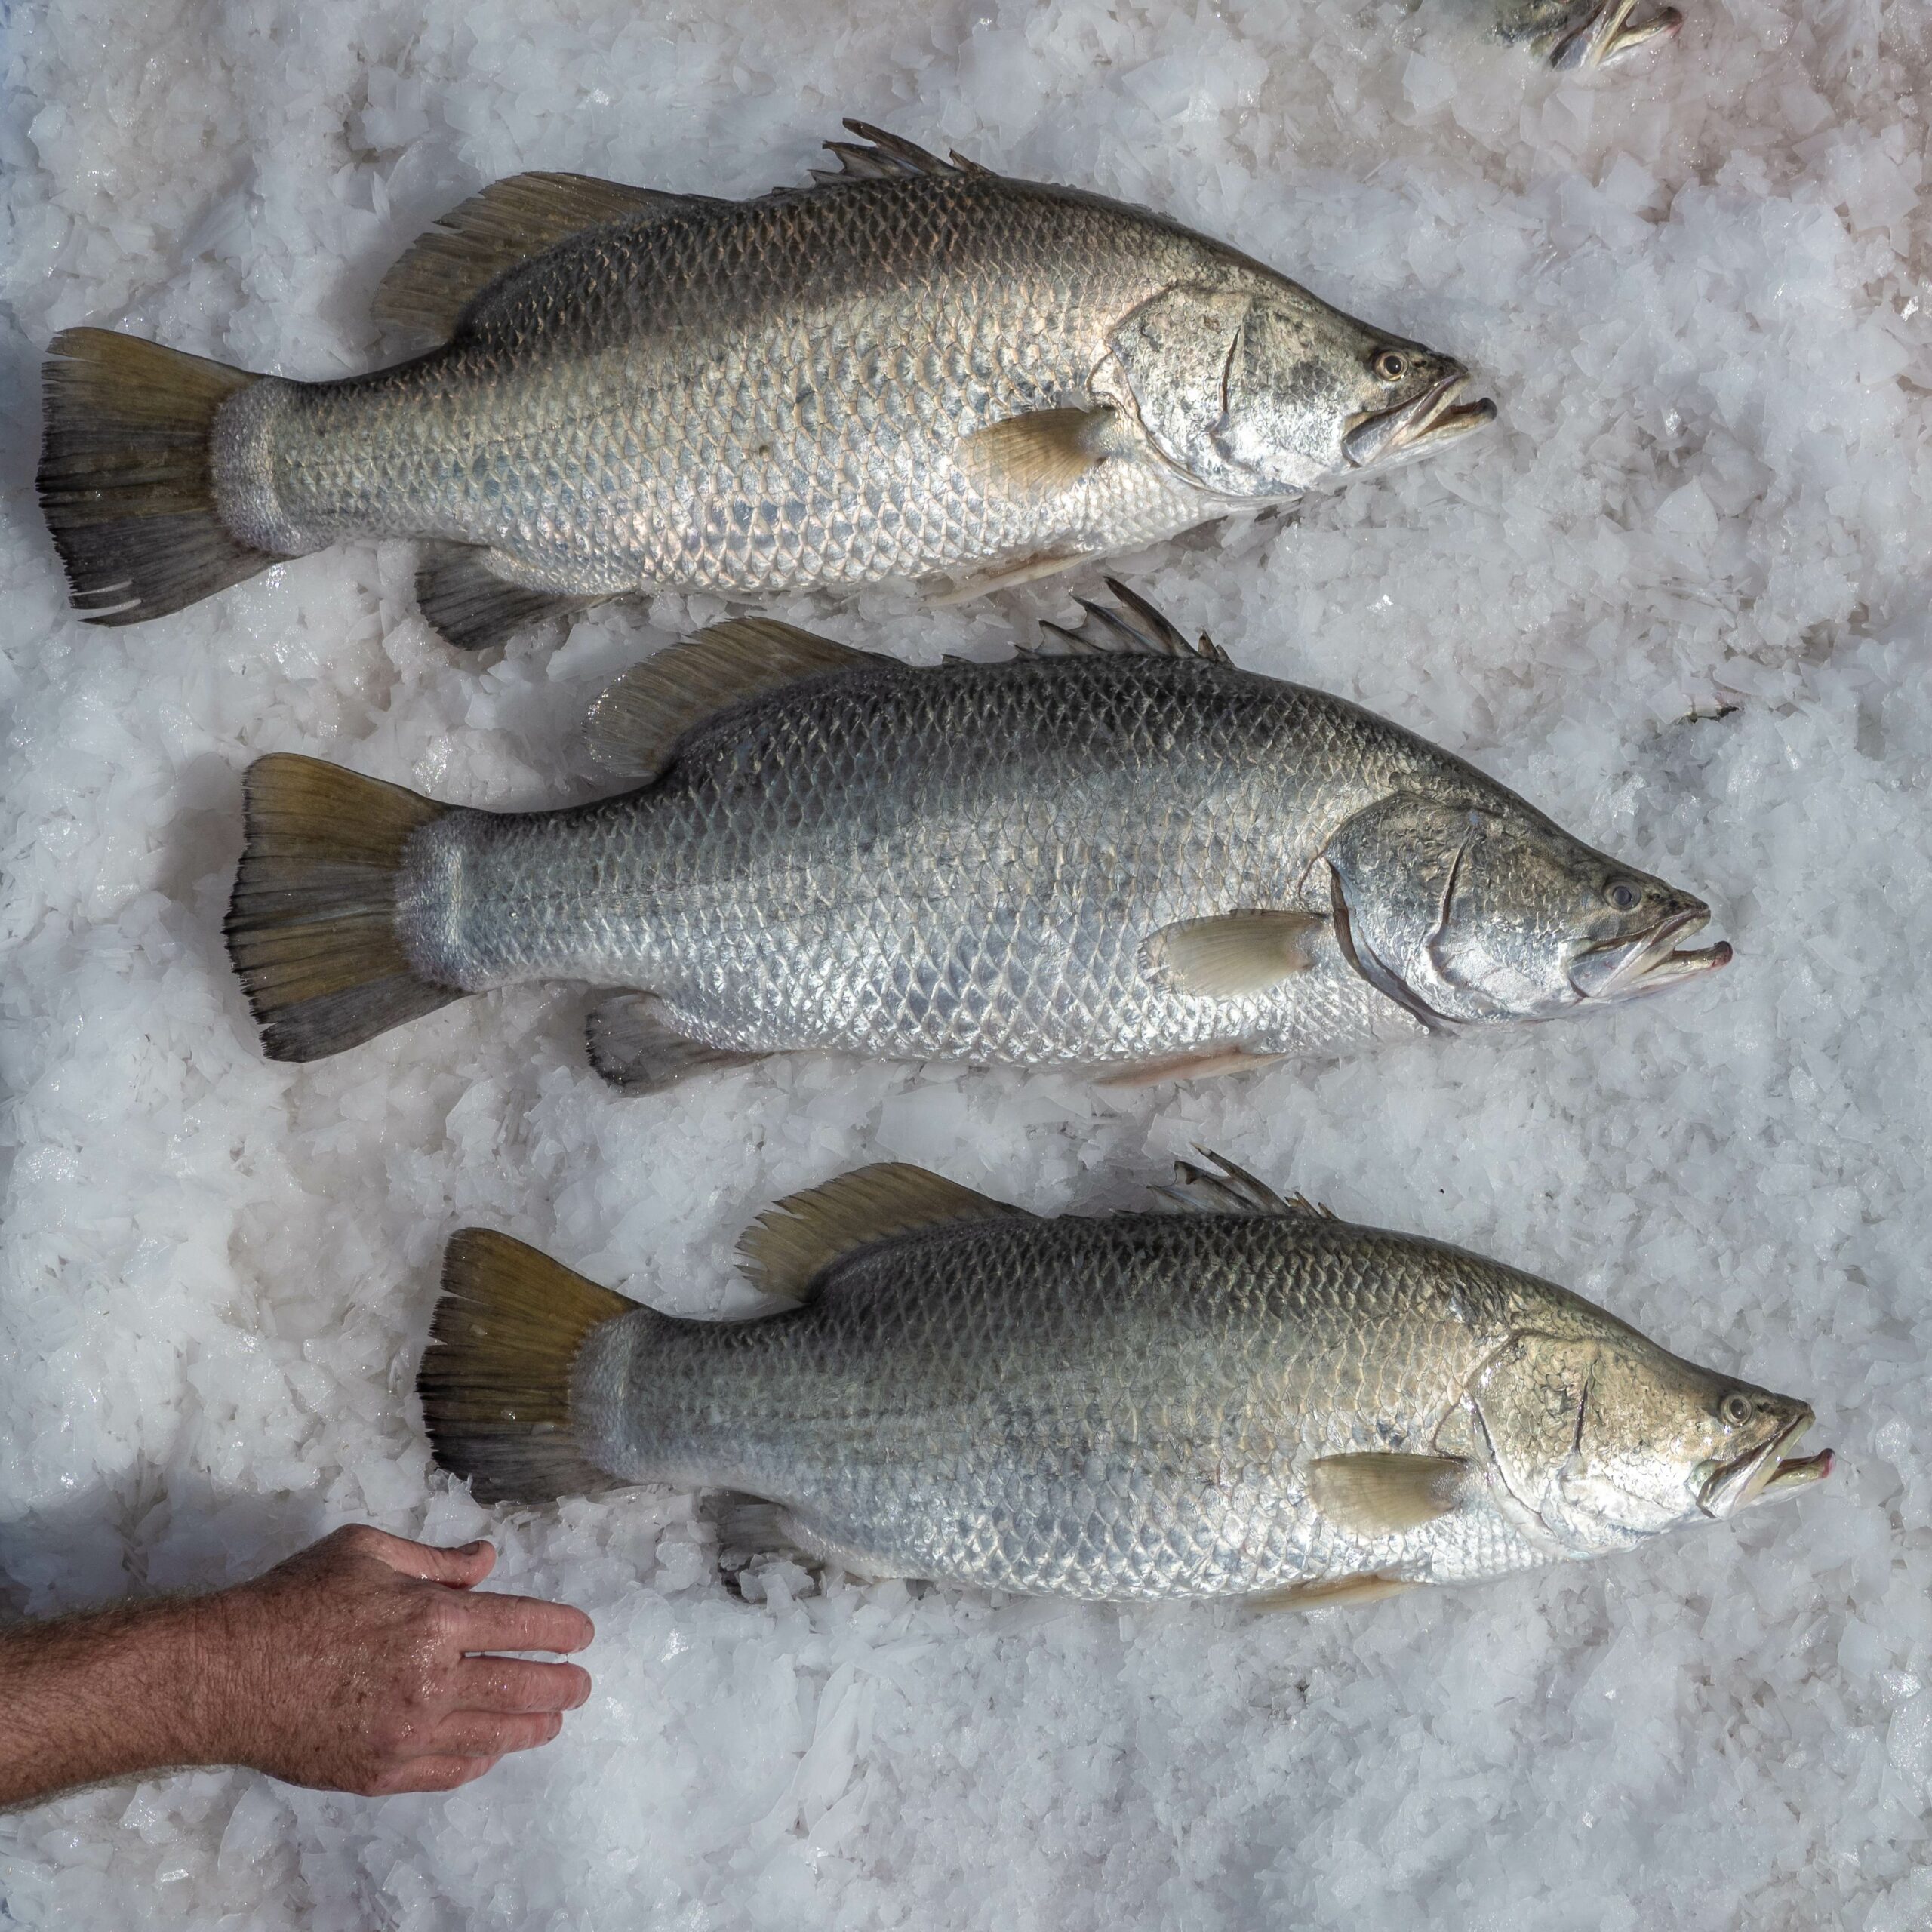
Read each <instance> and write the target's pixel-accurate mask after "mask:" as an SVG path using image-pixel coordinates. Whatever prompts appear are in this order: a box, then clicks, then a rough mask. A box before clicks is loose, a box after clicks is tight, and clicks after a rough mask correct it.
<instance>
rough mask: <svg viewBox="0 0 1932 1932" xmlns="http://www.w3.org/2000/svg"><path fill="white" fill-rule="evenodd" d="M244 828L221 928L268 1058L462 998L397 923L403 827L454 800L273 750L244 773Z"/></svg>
mask: <svg viewBox="0 0 1932 1932" xmlns="http://www.w3.org/2000/svg"><path fill="white" fill-rule="evenodd" d="M244 795H245V826H246V838H245V843H244V844H243V847H242V867H241V870H240V872H238V874H237V875H236V877H235V894H234V897H232V899H231V900H229V906H228V920H227V923H226V925H225V926H224V927H223V931H224V932H225V933H226V935H227V938H228V952H229V958H231V959H232V961H234V962H235V971H236V972H237V973H238V974H239V975H240V976H241V980H242V987H243V989H244V990H245V992H247V994H248V1004H249V1005H250V1006H251V1008H253V1009H254V1015H255V1019H256V1022H257V1024H258V1025H259V1026H260V1028H261V1029H262V1044H263V1048H265V1049H266V1051H267V1054H268V1056H269V1058H270V1059H271V1060H321V1059H323V1058H325V1057H326V1056H327V1055H328V1054H338V1053H340V1052H341V1051H343V1049H344V1048H347V1047H353V1046H359V1045H360V1044H361V1043H362V1041H365V1040H368V1039H371V1038H374V1036H375V1035H377V1034H378V1033H383V1032H387V1031H388V1030H389V1028H390V1027H392V1026H401V1024H402V1023H403V1022H404V1021H405V1020H414V1019H416V1018H417V1017H418V1016H419V1015H420V1014H425V1013H433V1012H435V1010H436V1008H438V1007H439V1006H447V1005H448V1004H449V1003H450V1002H451V1001H452V1000H458V999H461V998H463V996H464V995H463V989H461V988H460V987H456V986H437V985H435V984H432V983H431V982H430V981H429V980H425V979H423V977H421V976H420V975H419V974H417V971H415V969H414V967H413V966H412V965H411V963H410V961H409V958H408V954H407V953H406V952H405V950H404V949H403V944H402V940H401V937H400V936H399V934H398V932H397V931H396V909H397V907H396V894H397V890H398V881H399V880H400V878H401V871H402V863H403V859H404V856H405V851H406V848H407V847H408V843H409V839H410V836H411V834H412V833H413V832H417V831H418V830H419V829H421V828H422V827H423V826H426V825H429V824H430V823H432V822H433V821H435V820H437V819H438V818H441V817H443V815H444V814H445V813H447V812H448V811H451V810H452V809H453V808H451V807H450V806H448V805H440V804H437V803H436V801H435V800H434V799H432V798H421V797H419V796H418V795H417V794H416V793H415V792H410V791H405V789H403V787H402V786H400V785H388V784H385V783H383V780H380V778H365V777H363V776H362V775H361V774H360V773H359V772H355V771H344V770H343V768H342V767H341V766H340V765H336V764H325V763H323V761H321V759H320V758H300V757H297V756H296V755H294V754H293V753H290V752H272V753H271V754H270V755H269V756H268V757H266V758H257V760H256V761H255V762H254V764H251V766H250V767H249V768H248V777H247V778H246V779H245V780H244Z"/></svg>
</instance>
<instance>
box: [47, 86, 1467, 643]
mask: <svg viewBox="0 0 1932 1932" xmlns="http://www.w3.org/2000/svg"><path fill="white" fill-rule="evenodd" d="M847 125H848V127H849V128H851V130H852V131H853V132H854V134H857V136H859V137H860V140H858V141H857V142H834V143H832V144H831V145H832V149H833V150H834V152H836V153H837V154H838V156H839V158H840V160H841V164H842V171H841V172H840V173H838V174H823V173H822V174H820V175H819V176H818V177H817V182H816V183H815V185H813V186H807V187H804V188H795V189H777V190H775V191H774V192H772V193H771V194H768V195H764V196H761V197H760V198H757V199H755V200H752V201H747V202H731V201H722V200H718V199H716V198H712V197H711V196H709V195H673V194H666V193H661V192H657V191H655V190H652V189H642V188H632V187H626V186H620V185H619V184H617V183H611V182H605V181H597V180H590V179H589V178H587V177H583V176H578V175H567V174H524V175H518V176H515V177H512V178H511V179H510V180H505V181H500V182H497V183H496V184H495V185H494V186H492V187H490V188H488V189H485V190H484V191H483V192H482V193H481V194H479V195H476V196H475V197H474V198H472V200H470V201H468V202H465V203H463V205H462V206H461V207H460V208H457V209H455V210H454V211H453V212H452V213H451V214H448V216H446V217H445V218H444V219H443V220H442V222H441V223H439V224H438V226H437V227H435V229H432V230H431V231H430V232H429V234H427V235H425V236H424V237H423V239H422V240H421V241H420V242H418V243H417V245H416V247H415V248H413V249H412V250H411V251H410V252H409V254H407V255H406V256H405V257H404V258H403V259H402V260H401V262H400V263H398V264H397V266H395V269H393V270H392V272H391V273H390V275H389V278H388V279H387V281H385V283H384V284H383V288H382V289H381V291H380V293H379V294H378V297H377V313H378V315H379V316H380V318H383V319H384V320H386V321H389V322H392V323H395V324H400V325H406V326H408V327H409V328H412V329H414V330H416V331H419V332H420V333H421V334H425V335H427V336H428V337H430V338H432V339H434V340H438V341H441V343H443V346H441V347H440V348H437V349H432V350H431V351H429V352H428V353H427V354H426V355H420V356H418V357H417V358H415V359H414V360H413V361H407V362H404V363H401V364H400V365H397V366H395V367H393V368H388V369H385V370H382V371H378V372H377V373H375V374H369V375H364V376H356V377H349V378H348V379H346V380H343V381H340V382H326V383H299V382H291V381H286V380H282V379H281V378H279V377H269V376H262V377H257V376H252V375H250V374H247V373H245V372H244V371H239V370H235V369H229V368H224V367H223V366H222V365H220V364H217V363H213V362H205V361H200V360H198V358H195V357H192V356H188V355H180V354H179V353H177V352H174V351H172V350H169V349H162V348H158V347H157V346H155V345H153V344H152V343H144V342H141V341H139V340H136V339H134V338H133V337H128V336H123V335H117V334H110V333H109V332H107V331H103V330H99V329H90V328H79V329H69V330H67V331H63V333H62V334H60V336H58V337H56V338H55V340H54V343H53V344H52V345H51V349H50V360H49V361H48V365H47V375H46V418H47V429H46V439H45V449H44V453H43V456H42V463H41V468H40V475H39V488H40V500H41V503H42V508H43V509H44V511H45V515H46V517H47V520H48V525H49V527H50V528H51V530H52V531H53V534H54V541H55V543H56V545H57V547H58V548H59V549H60V553H61V555H62V558H63V560H64V561H65V563H66V567H67V572H68V576H69V580H70V583H71V584H72V592H73V601H74V605H75V608H76V609H77V610H78V611H82V613H83V614H85V615H86V616H88V617H90V618H91V619H92V620H94V621H96V622H98V623H114V624H125V623H138V622H140V621H141V620H144V619H146V618H149V617H158V616H159V615H161V614H163V613H164V612H166V611H174V610H178V609H180V608H181V607H182V606H183V605H187V604H191V603H193V602H195V601H196V600H197V599H198V598H203V597H206V596H208V595H210V594H211V593H212V592H215V591H217V590H219V589H222V588H223V586H226V585H228V584H230V583H235V582H238V580H241V579H242V578H244V577H249V576H251V575H253V574H254V573H255V572H256V571H259V570H262V569H264V568H266V567H267V566H268V565H270V564H272V563H273V562H274V561H276V560H277V559H278V558H285V557H290V556H296V555H301V554H303V552H308V551H312V550H317V549H322V548H324V547H325V546H327V545H328V544H330V543H334V542H336V541H337V540H339V539H341V538H344V537H416V538H419V539H421V540H423V541H424V543H425V544H426V550H425V554H424V558H423V564H422V566H421V568H420V574H419V576H418V579H417V589H418V595H419V598H420V602H421V605H422V608H423V614H424V615H425V616H426V617H427V618H428V619H429V621H430V622H431V623H432V624H433V625H435V626H436V627H437V628H438V629H439V630H440V631H441V632H442V633H443V635H445V636H446V637H447V638H449V639H451V641H453V642H454V643H457V644H459V645H466V646H481V645H490V644H496V643H500V642H501V641H503V639H504V638H506V637H508V636H509V635H510V634H511V633H512V632H513V631H515V629H518V627H519V626H523V625H525V624H528V623H533V622H535V621H537V620H540V619H543V618H545V617H552V616H556V615H560V614H564V613H565V612H568V611H571V610H574V609H577V608H582V607H583V606H584V605H589V604H593V603H595V602H598V601H600V600H601V599H604V598H610V597H614V596H619V595H623V594H625V593H626V592H640V591H641V592H648V591H654V590H669V591H678V592H691V591H703V592H712V593H717V594H721V595H726V596H730V597H734V598H758V597H761V596H764V595H768V594H771V593H774V592H781V591H789V590H796V589H801V588H808V587H811V586H841V585H858V584H866V583H876V582H879V581H881V580H888V579H911V580H921V581H930V580H943V581H944V582H945V583H948V584H949V585H951V586H952V588H953V591H954V593H955V595H971V594H974V593H975V592H978V591H980V590H984V589H990V588H992V587H994V586H998V585H1001V584H1010V583H1019V582H1021V581H1023V580H1026V579H1027V578H1029V577H1038V576H1040V575H1042V574H1046V573H1048V572H1050V571H1057V570H1061V569H1064V568H1068V567H1069V566H1070V565H1075V564H1078V563H1081V562H1084V561H1088V560H1090V559H1091V558H1098V557H1102V556H1105V555H1107V554H1108V553H1109V552H1115V551H1118V550H1121V549H1128V548H1131V547H1133V546H1137V545H1140V544H1144V543H1149V542H1151V541H1153V540H1155V539H1157V538H1160V537H1167V536H1171V535H1172V534H1175V533H1176V532H1177V531H1183V530H1186V529H1188V528H1190V527H1192V525H1196V524H1199V523H1201V522H1203V521H1207V520H1209V519H1211V518H1216V517H1220V516H1223V515H1226V514H1228V513H1229V512H1232V511H1237V510H1254V509H1261V508H1263V507H1265V506H1269V505H1274V504H1279V503H1284V502H1287V501H1289V500H1292V499H1294V498H1295V497H1298V496H1300V495H1301V494H1303V492H1305V491H1309V490H1311V489H1313V488H1317V487H1318V486H1319V485H1324V484H1329V483H1333V482H1335V481H1339V480H1340V479H1342V478H1345V477H1346V476H1349V475H1352V474H1354V473H1355V472H1358V471H1360V470H1362V469H1371V468H1373V469H1386V468H1387V467H1389V466H1390V465H1391V464H1392V463H1394V462H1395V461H1396V460H1398V459H1405V458H1408V457H1414V456H1416V455H1418V454H1423V453H1424V452H1426V451H1433V450H1437V449H1440V448H1443V447H1444V445H1447V444H1448V443H1450V442H1451V441H1454V440H1456V439H1457V438H1459V437H1460V436H1462V435H1464V434H1466V432H1469V431H1470V430H1472V429H1475V428H1477V427H1478V426H1480V425H1481V424H1483V423H1487V422H1488V421H1490V420H1491V419H1492V418H1493V417H1494V415H1495V413H1496V411H1495V406H1494V405H1493V404H1492V403H1490V402H1488V401H1466V400H1465V399H1464V392H1465V390H1466V388H1467V386H1468V384H1469V376H1468V374H1467V372H1466V371H1465V370H1464V368H1463V366H1462V365H1461V364H1460V363H1459V362H1457V361H1454V360H1453V359H1452V358H1450V357H1448V356H1447V355H1442V354H1441V353H1439V352H1437V351H1435V350H1434V349H1429V348H1426V347H1424V346H1423V345H1421V344H1420V343H1415V342H1411V341H1409V340H1407V339H1406V338H1404V337H1401V336H1399V335H1397V334H1393V333H1392V332H1391V331H1388V330H1386V329H1384V328H1377V327H1374V326H1371V325H1369V324H1367V323H1365V322H1361V321H1356V320H1355V319H1354V318H1352V317H1350V316H1349V315H1344V314H1343V313H1342V312H1340V310H1338V309H1333V308H1331V307H1330V306H1328V304H1327V303H1324V302H1322V301H1321V300H1318V298H1317V297H1315V296H1313V295H1312V294H1309V292H1308V291H1307V290H1306V289H1304V288H1300V287H1298V286H1297V285H1296V284H1294V282H1291V281H1287V280H1286V279H1285V278H1284V277H1282V276H1281V275H1278V274H1276V273H1275V272H1274V271H1273V270H1272V269H1268V268H1266V267H1264V266H1262V265H1261V264H1260V263H1257V262H1255V261H1253V260H1250V259H1249V258H1248V257H1246V256H1244V255H1241V254H1238V253H1236V252H1235V251H1234V250H1233V249H1232V248H1227V247H1226V246H1224V245H1222V244H1220V243H1219V242H1212V241H1209V240H1207V238H1204V237H1203V236H1201V235H1196V234H1194V233H1192V232H1190V231H1189V229H1186V228H1184V227H1183V226H1181V225H1180V223H1177V222H1175V221H1173V220H1168V219H1166V218H1164V217H1161V216H1158V215H1155V214H1149V213H1147V212H1146V211H1144V210H1142V209H1139V208H1131V207H1128V206H1126V205H1123V204H1122V203H1120V202H1114V201H1109V200H1107V199H1106V198H1103V197H1102V196H1100V195H1093V194H1088V193H1084V192H1081V191H1079V190H1078V189H1071V188H1063V187H1056V186H1044V185H1041V184H1040V183H1034V182H1029V181H1019V180H1008V178H1006V177H1004V176H1001V175H998V174H994V173H992V171H990V170H989V169H987V168H983V167H980V166H979V165H977V164H975V163H974V162H969V161H966V160H964V159H962V158H960V157H959V156H958V155H955V156H954V157H953V158H952V159H951V160H950V161H941V160H940V159H938V158H937V157H936V156H934V155H930V154H928V153H927V152H925V151H924V149H921V148H918V147H915V146H913V145H912V143H910V142H908V141H905V140H900V139H899V138H898V137H896V136H894V135H891V134H886V133H884V132H883V131H881V130H879V129H878V128H870V127H867V126H865V125H863V124H862V123H859V122H848V123H847Z"/></svg>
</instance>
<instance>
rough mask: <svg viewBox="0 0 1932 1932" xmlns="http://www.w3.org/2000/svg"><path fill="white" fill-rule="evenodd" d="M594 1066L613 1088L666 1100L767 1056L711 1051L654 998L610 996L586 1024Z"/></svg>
mask: <svg viewBox="0 0 1932 1932" xmlns="http://www.w3.org/2000/svg"><path fill="white" fill-rule="evenodd" d="M584 1042H585V1044H586V1046H587V1047H588V1048H589V1053H590V1063H591V1065H592V1066H593V1067H594V1068H595V1069H596V1070H597V1072H598V1073H600V1074H601V1075H603V1077H604V1078H605V1079H606V1080H608V1081H609V1082H610V1083H611V1085H612V1086H613V1087H619V1088H623V1090H624V1091H625V1092H626V1093H629V1094H661V1093H663V1091H664V1090H665V1089H666V1088H667V1087H675V1086H677V1085H678V1084H680V1083H681V1082H682V1081H686V1080H690V1079H692V1078H695V1077H696V1076H697V1075H699V1074H701V1073H718V1072H724V1070H725V1069H728V1068H731V1067H737V1066H751V1065H752V1063H754V1062H755V1061H757V1060H762V1059H764V1057H765V1056H764V1054H748V1053H739V1052H737V1051H734V1050H733V1049H732V1048H729V1047H713V1046H707V1045H706V1044H705V1043H704V1042H703V1041H702V1040H694V1039H691V1038H688V1037H687V1036H686V1035H684V1034H682V1033H680V1032H678V1031H677V1030H676V1029H675V1028H674V1027H673V1026H671V1025H670V1024H669V1022H668V1021H666V1019H665V1018H664V1017H663V1008H662V1007H661V1005H660V1003H659V1002H658V1001H657V999H655V998H654V997H653V996H652V995H651V994H649V993H638V992H615V993H608V994H606V995H605V996H604V998H601V999H600V1000H598V1001H597V1002H596V1004H595V1005H593V1006H592V1008H591V1009H590V1011H589V1014H588V1015H587V1016H586V1018H585V1021H584Z"/></svg>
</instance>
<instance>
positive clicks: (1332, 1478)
mask: <svg viewBox="0 0 1932 1932" xmlns="http://www.w3.org/2000/svg"><path fill="white" fill-rule="evenodd" d="M1468 1475H1469V1464H1468V1463H1466V1462H1464V1461H1463V1460H1462V1458H1461V1457H1459V1456H1412V1455H1403V1454H1390V1453H1389V1452H1387V1451H1380V1450H1374V1451H1367V1452H1365V1453H1364V1454H1360V1455H1352V1456H1323V1457H1320V1458H1318V1460H1316V1461H1315V1462H1314V1463H1311V1464H1310V1465H1309V1472H1308V1493H1309V1497H1311V1498H1312V1500H1313V1501H1314V1503H1315V1507H1316V1508H1317V1509H1319V1510H1320V1511H1321V1513H1322V1515H1324V1516H1326V1517H1327V1518H1328V1520H1329V1521H1331V1523H1333V1524H1334V1525H1335V1526H1336V1527H1337V1528H1338V1529H1343V1530H1346V1531H1348V1532H1349V1534H1350V1535H1351V1536H1358V1537H1371V1538H1372V1537H1387V1536H1399V1535H1401V1534H1402V1533H1403V1532H1404V1531H1407V1530H1417V1529H1420V1528H1421V1527H1422V1526H1423V1524H1425V1523H1432V1522H1433V1521H1435V1519H1436V1518H1438V1516H1446V1515H1448V1514H1449V1513H1450V1512H1451V1510H1453V1509H1454V1508H1455V1507H1456V1506H1457V1503H1458V1502H1459V1501H1460V1500H1461V1497H1462V1493H1463V1482H1464V1481H1465V1479H1466V1478H1467V1476H1468Z"/></svg>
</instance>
